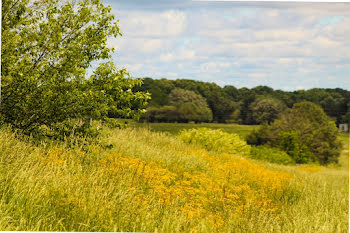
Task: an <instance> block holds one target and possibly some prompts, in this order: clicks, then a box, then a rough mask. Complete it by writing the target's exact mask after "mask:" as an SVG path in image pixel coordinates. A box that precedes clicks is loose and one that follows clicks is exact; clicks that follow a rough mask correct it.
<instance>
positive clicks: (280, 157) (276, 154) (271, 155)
mask: <svg viewBox="0 0 350 233" xmlns="http://www.w3.org/2000/svg"><path fill="white" fill-rule="evenodd" d="M250 158H252V159H257V160H263V161H268V162H270V163H277V164H284V165H287V164H294V163H295V161H294V160H293V159H292V158H291V157H290V156H289V155H288V154H287V153H286V152H284V151H282V150H279V149H277V148H273V147H269V146H252V149H251V152H250Z"/></svg>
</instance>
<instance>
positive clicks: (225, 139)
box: [178, 128, 250, 156]
mask: <svg viewBox="0 0 350 233" xmlns="http://www.w3.org/2000/svg"><path fill="white" fill-rule="evenodd" d="M178 137H179V138H180V139H181V140H183V141H184V142H186V143H190V144H196V145H199V146H202V147H204V148H205V149H207V150H211V151H216V152H223V153H229V154H235V155H241V156H249V154H250V146H249V145H247V143H246V142H245V141H244V140H242V139H241V138H240V137H239V136H238V135H237V134H233V133H231V134H230V133H226V132H224V131H222V130H212V129H208V128H198V129H189V130H183V131H181V132H180V133H179V135H178Z"/></svg>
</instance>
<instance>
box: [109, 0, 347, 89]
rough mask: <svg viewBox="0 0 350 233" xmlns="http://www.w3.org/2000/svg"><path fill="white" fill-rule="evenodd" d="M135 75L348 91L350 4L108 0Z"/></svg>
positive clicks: (120, 59) (114, 42) (123, 62)
mask: <svg viewBox="0 0 350 233" xmlns="http://www.w3.org/2000/svg"><path fill="white" fill-rule="evenodd" d="M105 3H106V4H108V5H111V6H112V9H113V12H114V14H115V16H116V18H117V19H119V24H120V28H121V31H122V33H123V36H122V37H117V38H114V39H111V40H110V41H109V45H110V46H112V47H114V48H115V53H114V54H113V58H114V61H115V63H116V64H117V66H119V67H126V68H127V69H128V70H129V72H130V73H131V75H132V76H133V77H153V78H162V77H165V78H168V79H178V78H186V79H195V80H202V81H207V82H216V83H217V84H218V85H220V86H225V85H234V86H236V87H248V88H251V87H255V86H258V85H268V86H271V87H273V88H275V89H282V90H296V89H309V88H313V87H322V88H326V87H329V88H335V87H340V88H344V89H348V90H350V3H291V2H285V3H282V2H281V3H278V2H277V3H276V2H275V3H273V2H270V3H267V2H265V3H264V2H260V3H259V2H217V1H216V2H214V1H213V2H208V1H190V0H188V1H186V0H180V1H175V0H161V1H159V0H158V1H151V0H149V1H144V0H134V1H131V0H105Z"/></svg>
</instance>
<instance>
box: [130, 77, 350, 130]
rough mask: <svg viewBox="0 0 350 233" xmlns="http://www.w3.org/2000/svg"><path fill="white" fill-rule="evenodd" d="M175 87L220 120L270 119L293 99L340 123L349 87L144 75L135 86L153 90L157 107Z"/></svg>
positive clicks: (248, 121) (250, 121)
mask: <svg viewBox="0 0 350 233" xmlns="http://www.w3.org/2000/svg"><path fill="white" fill-rule="evenodd" d="M176 88H181V89H185V90H190V91H194V92H195V93H196V94H200V95H201V96H203V97H204V98H205V100H206V101H207V103H208V106H209V108H210V109H211V111H212V113H213V121H214V122H219V123H232V122H235V123H243V124H246V125H251V124H257V123H259V124H261V123H262V122H267V123H271V122H272V121H273V120H274V119H275V118H276V116H277V114H278V113H279V112H281V111H283V110H284V108H285V106H287V107H289V108H291V107H292V106H293V105H294V104H295V103H298V102H302V101H310V102H313V103H315V104H317V105H319V106H321V107H322V108H323V110H324V111H325V112H326V114H327V115H329V116H331V117H333V118H334V119H335V120H336V123H337V124H339V123H341V122H344V118H345V115H346V112H347V111H348V110H347V104H348V103H349V102H350V91H347V90H343V89H340V88H336V89H319V88H314V89H310V90H303V91H300V90H299V91H294V92H285V91H281V90H274V89H272V88H270V87H267V86H257V87H254V88H252V89H248V88H239V89H237V88H235V87H234V86H225V87H223V88H221V87H220V86H218V85H217V84H215V83H207V82H202V81H195V80H188V79H178V80H167V79H164V78H163V79H160V80H158V79H151V78H145V80H144V85H142V86H141V87H139V88H136V89H135V90H137V91H149V92H150V93H151V94H152V100H151V101H150V105H152V106H158V107H159V106H167V105H169V94H170V93H171V91H172V90H174V89H176ZM264 99H265V101H263V100H264ZM165 121H166V120H165Z"/></svg>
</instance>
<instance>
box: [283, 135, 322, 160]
mask: <svg viewBox="0 0 350 233" xmlns="http://www.w3.org/2000/svg"><path fill="white" fill-rule="evenodd" d="M279 137H280V139H279V140H280V148H281V149H282V150H283V151H285V152H286V153H287V154H288V155H290V156H291V157H292V158H293V159H294V160H295V161H296V162H297V163H310V162H315V160H316V158H314V156H313V154H311V153H310V151H309V149H308V148H307V146H306V145H303V144H299V141H300V140H299V136H298V134H297V132H295V131H291V132H281V133H280V135H279Z"/></svg>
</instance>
